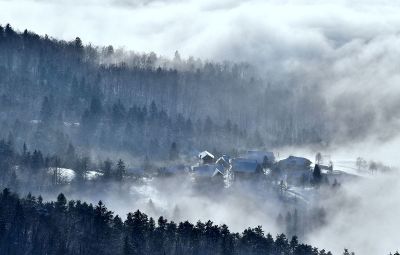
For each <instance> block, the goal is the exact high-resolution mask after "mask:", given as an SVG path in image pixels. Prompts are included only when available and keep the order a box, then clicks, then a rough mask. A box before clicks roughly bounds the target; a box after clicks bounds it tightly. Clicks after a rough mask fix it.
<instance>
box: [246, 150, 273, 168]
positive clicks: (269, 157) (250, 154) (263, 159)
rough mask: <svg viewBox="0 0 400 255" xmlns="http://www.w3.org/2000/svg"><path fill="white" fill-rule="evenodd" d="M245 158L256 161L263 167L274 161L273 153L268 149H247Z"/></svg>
mask: <svg viewBox="0 0 400 255" xmlns="http://www.w3.org/2000/svg"><path fill="white" fill-rule="evenodd" d="M245 158H247V159H252V160H255V161H257V163H258V164H261V165H262V166H263V167H264V168H266V167H271V166H272V165H273V164H274V163H275V155H274V153H273V152H269V151H256V150H251V151H247V153H246V157H245Z"/></svg>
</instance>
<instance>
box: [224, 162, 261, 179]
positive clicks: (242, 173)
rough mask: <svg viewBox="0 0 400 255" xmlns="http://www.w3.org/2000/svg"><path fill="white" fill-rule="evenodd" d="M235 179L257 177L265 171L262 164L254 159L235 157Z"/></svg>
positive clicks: (233, 169) (232, 163)
mask: <svg viewBox="0 0 400 255" xmlns="http://www.w3.org/2000/svg"><path fill="white" fill-rule="evenodd" d="M231 165H232V168H231V171H232V173H233V176H234V179H235V180H239V179H249V178H257V177H259V175H260V174H262V173H263V171H262V167H261V165H260V164H259V163H258V162H257V161H256V160H253V159H245V158H235V159H232V160H231Z"/></svg>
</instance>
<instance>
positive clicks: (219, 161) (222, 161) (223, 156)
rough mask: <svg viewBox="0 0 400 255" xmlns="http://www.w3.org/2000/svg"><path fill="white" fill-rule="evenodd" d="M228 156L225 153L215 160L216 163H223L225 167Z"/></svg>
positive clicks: (227, 164) (227, 163) (227, 162)
mask: <svg viewBox="0 0 400 255" xmlns="http://www.w3.org/2000/svg"><path fill="white" fill-rule="evenodd" d="M229 160H230V157H229V156H227V155H222V156H221V157H219V158H218V159H217V161H216V163H217V164H220V165H223V166H225V167H227V166H229Z"/></svg>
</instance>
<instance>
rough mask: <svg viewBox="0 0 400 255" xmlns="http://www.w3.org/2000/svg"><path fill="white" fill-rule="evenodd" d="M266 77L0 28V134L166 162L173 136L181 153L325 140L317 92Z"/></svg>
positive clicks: (39, 144)
mask: <svg viewBox="0 0 400 255" xmlns="http://www.w3.org/2000/svg"><path fill="white" fill-rule="evenodd" d="M266 83H268V81H265V80H262V79H260V78H258V77H257V76H256V75H255V72H254V71H253V70H252V68H251V67H250V66H249V65H247V64H233V63H225V62H224V63H209V62H206V63H203V62H202V61H200V60H194V59H192V58H190V59H187V60H183V59H181V58H180V57H179V54H178V53H177V54H176V56H175V58H174V59H172V60H165V59H163V58H162V57H159V56H156V55H155V54H154V53H150V54H136V53H132V52H124V51H118V50H114V49H113V48H112V47H111V46H109V47H102V48H101V47H94V46H91V45H88V46H84V45H83V43H82V40H81V39H80V38H76V39H75V40H73V41H70V42H66V41H58V40H55V39H52V38H50V37H48V36H44V37H42V36H39V35H37V34H35V33H32V32H30V31H27V30H25V31H24V32H22V33H20V32H17V31H15V30H14V29H13V28H12V27H11V26H10V25H6V26H4V27H3V26H0V97H1V100H0V107H1V109H2V111H1V114H0V123H1V125H0V135H2V136H3V137H4V136H7V135H8V134H9V133H10V132H11V133H12V135H13V136H14V137H15V141H16V143H17V144H18V145H19V146H22V143H23V142H27V143H29V144H31V145H32V146H33V147H35V148H38V149H41V150H42V151H44V152H46V153H47V152H54V151H55V152H57V153H61V152H63V151H65V150H66V148H67V147H68V144H69V143H72V144H74V145H75V146H76V147H79V148H84V149H87V150H89V149H93V148H96V150H99V151H108V152H109V151H113V152H117V151H119V152H128V153H132V154H135V155H138V156H146V155H147V156H149V155H151V156H154V157H158V158H160V159H168V158H169V155H170V153H169V149H170V148H171V146H172V144H174V143H175V145H177V148H179V150H180V152H184V153H190V152H191V151H193V150H195V149H200V148H216V149H217V150H219V151H221V150H222V151H229V150H231V149H233V148H238V147H261V146H264V145H266V146H271V145H283V144H296V143H319V142H321V141H322V139H323V137H327V136H326V131H327V130H326V128H325V127H324V124H323V121H322V119H323V118H322V115H321V111H314V110H313V109H321V107H323V105H322V103H321V102H320V101H319V99H318V97H312V98H310V97H309V94H310V91H308V90H307V88H302V89H300V90H299V91H296V90H295V89H293V88H290V86H287V85H285V84H279V85H278V84H277V85H272V84H270V85H268V86H267V85H266ZM216 138H218V139H216Z"/></svg>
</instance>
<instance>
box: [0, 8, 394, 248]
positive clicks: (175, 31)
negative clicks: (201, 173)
mask: <svg viewBox="0 0 400 255" xmlns="http://www.w3.org/2000/svg"><path fill="white" fill-rule="evenodd" d="M214 2H215V1H209V0H205V1H200V0H189V1H179V0H172V1H151V0H147V1H145V0H142V1H128V0H116V1H111V0H107V1H102V2H101V3H100V4H99V3H98V1H77V0H73V1H66V0H65V1H56V2H54V1H47V0H36V1H35V0H26V1H7V0H0V23H3V24H5V23H11V24H12V25H13V26H14V27H15V28H16V29H19V30H23V29H25V28H28V29H29V30H32V31H35V32H36V33H39V34H48V35H50V36H52V37H55V38H61V39H65V40H71V39H74V38H75V37H76V36H79V37H81V38H82V40H83V41H84V43H86V44H88V43H92V44H95V45H114V46H115V47H123V48H125V49H127V50H134V51H137V52H151V51H154V52H156V53H157V54H161V55H164V56H166V57H173V54H174V52H175V50H178V51H179V52H180V53H181V55H182V56H184V57H189V56H194V57H195V58H202V59H209V60H218V61H220V60H221V59H222V60H231V61H244V62H249V63H251V64H253V65H255V66H256V67H257V70H258V72H259V75H260V76H262V77H266V79H267V80H268V81H269V83H272V84H286V85H287V84H292V86H299V87H301V86H306V87H312V88H315V91H316V92H315V95H310V97H313V96H316V97H322V98H323V99H324V101H325V102H326V104H327V105H328V107H327V109H328V112H324V114H325V115H327V116H329V118H328V119H331V120H335V125H332V126H333V127H335V128H337V127H338V129H339V130H335V134H338V135H336V136H335V137H334V138H333V140H334V141H333V143H332V145H331V146H330V147H328V148H324V150H325V152H326V153H329V154H331V155H332V157H333V160H338V159H351V160H355V158H356V157H358V156H362V157H364V158H366V159H368V160H377V161H381V162H384V163H385V164H388V165H390V166H394V167H398V166H400V161H399V159H398V151H399V148H400V137H399V132H398V130H399V127H400V107H399V106H400V86H399V85H398V84H399V82H400V75H399V72H398V71H399V65H400V49H399V47H398V45H400V34H399V32H400V29H399V28H400V16H399V15H398V14H399V13H400V3H396V2H394V1H384V0H381V1H373V0H352V1H344V0H343V1H339V0H337V1H330V2H329V3H327V2H326V1H317V0H315V1H311V0H300V1H288V0H287V1H278V0H276V1H273V0H269V1H257V0H254V1H238V0H224V1H217V2H216V3H214ZM314 110H316V111H318V109H314ZM341 133H343V134H346V135H343V136H341V135H340V134H341ZM349 135H350V136H349ZM349 137H351V138H352V139H350V141H349ZM274 149H276V151H280V153H281V156H282V157H283V155H290V154H300V155H305V156H307V157H309V158H310V159H313V157H314V155H315V153H316V151H318V150H319V148H303V147H300V148H299V147H296V148H274ZM141 188H142V189H144V190H137V189H139V188H137V187H136V188H135V187H132V190H131V192H132V197H131V198H130V199H128V200H122V201H120V200H117V199H116V198H115V197H114V196H110V197H106V198H105V199H103V200H106V202H108V204H109V207H110V209H112V210H114V211H116V212H117V213H119V214H124V213H126V212H127V211H131V210H132V209H141V208H142V207H143V208H146V209H145V211H146V210H147V212H148V213H149V214H152V215H154V216H155V215H157V214H166V215H167V216H169V217H170V218H172V219H174V217H175V218H176V219H177V220H182V219H189V220H191V221H196V220H197V219H202V220H206V219H211V220H214V221H216V222H217V223H227V224H229V225H230V226H231V227H232V228H233V229H234V230H236V231H240V230H241V229H243V228H245V227H248V226H255V225H263V226H264V228H265V229H267V230H268V231H271V232H276V231H277V228H276V226H275V218H276V216H277V215H276V213H275V212H274V208H275V207H276V206H277V204H276V203H275V201H270V202H268V203H261V204H260V203H259V200H258V198H254V199H253V198H252V199H248V197H246V192H240V196H233V195H232V194H231V195H230V196H228V198H227V199H226V198H222V197H221V194H217V195H216V196H215V197H214V198H212V199H210V196H207V197H202V196H198V195H193V194H191V193H190V192H189V191H188V190H190V189H189V188H187V187H186V186H185V184H182V185H176V183H175V182H173V183H162V184H160V183H157V184H154V183H151V184H149V185H144V186H141ZM399 190H400V181H399V176H398V174H397V172H394V173H390V174H388V175H378V176H373V177H371V176H369V177H368V178H364V179H363V180H362V181H359V182H357V183H353V184H351V185H344V186H343V189H342V190H341V191H340V193H338V194H336V196H332V197H330V198H329V199H328V200H326V201H320V202H319V203H321V204H322V205H323V206H324V207H325V208H327V211H328V217H329V223H328V224H327V225H326V226H325V227H323V228H321V229H319V230H318V231H314V232H312V233H311V234H310V235H309V236H308V237H307V239H308V241H309V242H310V243H311V244H313V245H317V246H319V247H321V248H325V249H327V250H331V251H332V252H334V254H340V253H341V252H342V250H343V248H345V247H346V248H349V249H350V250H352V251H355V252H356V254H386V253H389V252H390V251H392V252H393V251H395V250H396V249H398V248H400V247H399V246H398V243H400V239H399V237H398V234H397V232H398V227H399V226H400V219H399V217H398V215H399V214H400V206H399V205H400V193H399ZM72 198H74V197H72ZM84 198H85V197H84ZM86 198H87V199H89V200H96V199H97V197H93V196H88V197H86ZM150 199H151V200H152V202H153V203H154V205H151V206H150V207H149V200H150ZM278 206H279V205H278ZM176 207H177V208H178V209H179V210H178V212H179V215H178V212H177V210H175V208H176ZM275 209H276V208H275ZM173 211H175V214H174V213H173ZM249 215H250V217H248V218H247V219H246V220H238V219H243V218H244V217H246V216H249Z"/></svg>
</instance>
